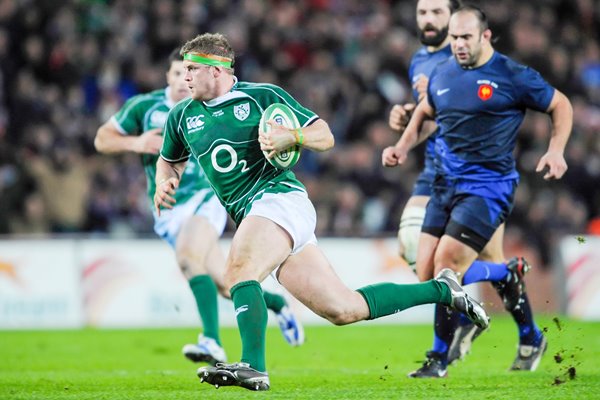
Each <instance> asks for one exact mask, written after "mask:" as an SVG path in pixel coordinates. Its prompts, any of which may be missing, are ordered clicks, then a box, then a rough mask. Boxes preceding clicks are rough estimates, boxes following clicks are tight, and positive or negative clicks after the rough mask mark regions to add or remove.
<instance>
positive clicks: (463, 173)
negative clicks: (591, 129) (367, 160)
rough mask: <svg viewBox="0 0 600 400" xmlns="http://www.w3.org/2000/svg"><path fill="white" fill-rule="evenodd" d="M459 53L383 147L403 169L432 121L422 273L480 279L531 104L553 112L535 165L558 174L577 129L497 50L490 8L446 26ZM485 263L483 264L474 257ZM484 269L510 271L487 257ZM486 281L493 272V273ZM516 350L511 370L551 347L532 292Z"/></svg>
mask: <svg viewBox="0 0 600 400" xmlns="http://www.w3.org/2000/svg"><path fill="white" fill-rule="evenodd" d="M449 35H450V37H451V46H452V53H453V55H454V57H453V58H451V59H448V60H446V61H444V62H442V63H440V64H438V65H437V66H436V67H435V68H434V70H433V71H432V73H431V75H430V78H429V84H428V89H427V96H426V101H422V102H421V103H419V105H418V106H417V108H416V109H415V111H414V113H413V115H412V117H411V120H410V122H409V124H408V126H407V127H406V129H405V130H404V133H403V135H402V137H401V138H400V140H399V141H398V143H397V144H396V145H395V146H393V147H389V148H387V149H385V150H384V153H383V155H382V161H383V164H384V165H386V166H396V165H400V164H402V163H403V162H404V161H405V160H406V156H407V153H408V151H409V150H410V149H411V148H412V147H414V146H415V145H416V144H417V143H418V142H419V140H420V138H419V133H420V132H421V130H420V128H421V125H422V123H423V121H424V120H425V119H426V118H430V119H433V118H435V120H436V122H437V124H438V126H439V132H438V133H437V136H436V141H435V152H436V163H435V170H436V176H435V180H434V183H433V186H432V193H431V198H430V201H429V203H428V204H427V209H426V215H425V220H424V222H423V228H422V233H421V235H420V238H419V247H418V254H417V270H418V273H419V276H420V277H422V278H424V277H426V276H428V275H432V274H433V273H434V272H435V271H436V270H439V269H440V268H448V267H449V268H451V269H453V270H455V271H457V272H459V273H461V274H464V276H463V283H469V282H472V281H477V280H482V279H478V278H480V277H479V276H478V275H481V272H479V271H473V272H472V267H471V268H469V266H470V265H471V264H472V263H473V262H474V261H475V259H476V258H477V255H478V254H479V253H480V252H481V251H482V249H483V248H484V247H485V245H486V243H488V242H489V240H490V238H491V237H492V236H493V235H494V232H495V231H496V230H497V228H498V226H500V225H501V224H502V223H504V221H505V220H506V218H507V216H508V214H509V213H510V211H511V208H512V205H513V196H514V192H515V189H516V187H517V184H518V173H517V171H516V169H515V160H514V157H513V150H514V146H515V142H516V135H517V130H518V128H519V126H520V124H521V122H522V121H523V118H524V116H525V111H526V109H527V108H530V109H534V110H537V111H543V112H546V113H548V114H549V115H550V116H551V119H552V125H553V128H552V132H551V138H550V143H549V147H548V151H547V152H546V154H544V155H543V156H542V158H541V159H540V161H539V163H538V165H537V168H536V170H537V171H538V172H544V179H546V180H551V179H560V178H561V177H562V176H563V174H564V173H565V171H566V169H567V164H566V162H565V159H564V156H563V153H564V149H565V146H566V143H567V140H568V138H569V135H570V132H571V127H572V121H573V116H572V108H571V104H570V102H569V100H568V99H567V98H566V97H565V96H564V95H563V94H562V93H561V92H560V91H558V90H556V89H555V88H553V87H552V86H550V85H549V84H548V83H547V82H546V81H544V79H543V78H542V77H541V76H540V75H539V74H538V73H537V72H536V71H534V70H532V69H530V68H528V67H526V66H523V65H520V64H518V63H516V62H514V61H513V60H511V59H510V58H508V57H506V56H504V55H502V54H500V53H498V52H496V51H495V50H494V49H493V47H492V45H491V41H490V40H491V31H490V30H489V28H488V24H487V18H486V16H485V14H484V13H483V12H482V11H481V10H480V9H478V8H476V7H473V6H466V7H462V8H461V9H459V10H458V11H457V12H455V13H454V14H453V15H452V17H451V19H450V25H449ZM476 262H480V261H476ZM487 267H488V270H487V271H486V274H487V275H489V276H490V277H494V276H496V277H498V276H501V275H503V274H506V273H507V272H506V271H503V270H502V268H500V267H498V266H494V265H493V264H492V263H487ZM488 280H489V279H488ZM517 305H518V309H519V310H520V311H521V315H520V318H521V319H520V320H518V321H517V322H518V324H519V331H520V332H519V333H520V338H519V351H518V353H517V357H516V359H515V361H514V362H513V364H512V366H511V370H535V369H536V368H537V366H538V364H539V362H540V359H541V356H542V355H543V353H544V351H545V350H546V347H547V342H546V338H545V337H544V336H543V334H542V332H541V331H540V330H539V328H538V327H537V326H536V325H535V324H534V323H532V317H531V308H530V306H529V304H528V300H527V297H525V296H524V295H520V296H519V299H518V302H517Z"/></svg>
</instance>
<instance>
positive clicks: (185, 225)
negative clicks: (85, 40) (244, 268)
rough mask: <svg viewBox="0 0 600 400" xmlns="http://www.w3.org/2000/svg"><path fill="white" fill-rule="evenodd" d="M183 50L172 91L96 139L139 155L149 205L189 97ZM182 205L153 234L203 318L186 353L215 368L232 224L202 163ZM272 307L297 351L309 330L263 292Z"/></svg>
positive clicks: (185, 176) (182, 194)
mask: <svg viewBox="0 0 600 400" xmlns="http://www.w3.org/2000/svg"><path fill="white" fill-rule="evenodd" d="M184 74H185V71H184V69H183V61H182V59H181V56H180V55H179V49H177V50H175V51H174V52H173V53H172V54H171V55H170V57H169V60H168V70H167V73H166V77H167V83H168V86H167V87H166V88H164V89H160V90H155V91H153V92H150V93H147V94H140V95H137V96H134V97H132V98H131V99H129V100H128V101H127V102H126V103H125V104H124V105H123V107H122V108H121V109H120V110H119V111H118V112H117V113H116V114H115V115H114V116H113V117H111V118H110V120H109V121H107V122H106V123H105V124H104V125H102V126H101V127H100V128H99V129H98V132H97V135H96V139H95V142H94V144H95V146H96V149H97V150H98V151H99V152H101V153H107V154H113V153H121V152H134V153H139V154H140V155H141V158H142V164H143V166H144V170H145V172H146V179H147V185H148V196H149V203H148V204H149V206H150V207H151V206H152V196H153V195H154V192H155V176H156V160H157V158H158V152H159V150H160V148H161V146H162V142H163V138H162V129H163V126H164V123H165V121H166V119H167V114H168V113H169V110H170V109H171V107H173V105H174V104H175V103H177V102H178V101H180V100H182V99H184V98H185V97H188V96H189V95H190V91H189V89H188V85H187V83H186V81H185V80H184V79H183V78H184ZM181 178H182V179H181V182H180V185H179V190H178V191H177V195H176V196H175V199H176V200H177V205H176V206H175V207H173V208H172V209H171V210H168V211H164V212H162V213H161V215H160V216H159V215H158V213H154V231H155V232H156V233H157V234H158V236H160V237H161V238H162V239H164V240H165V241H167V242H168V243H169V245H171V247H172V248H173V249H174V250H175V255H176V259H177V263H178V265H179V267H180V269H181V271H182V272H183V275H184V276H185V278H186V279H187V280H188V282H189V285H190V288H191V290H192V293H193V294H194V298H195V300H196V304H197V307H198V311H199V314H200V318H201V320H202V325H203V333H202V334H200V335H199V337H198V343H196V344H188V345H185V346H184V347H183V354H184V355H185V356H186V357H187V358H189V359H190V360H192V361H195V362H201V361H202V362H208V363H211V364H216V363H217V362H223V361H226V356H225V352H224V350H223V348H222V347H221V342H220V338H219V315H218V307H217V290H218V291H219V292H220V293H221V294H222V295H223V296H225V297H227V298H229V297H230V295H229V290H228V288H227V287H226V286H225V284H224V280H223V274H224V269H225V268H224V266H225V257H224V255H223V252H222V251H221V249H220V247H219V243H218V238H219V237H220V236H221V234H222V233H223V230H224V228H225V224H226V222H227V213H226V212H225V209H224V208H223V206H222V205H221V204H220V203H219V200H218V199H217V198H216V197H215V195H214V192H213V191H212V189H211V187H210V185H209V183H208V182H207V180H206V178H205V176H204V173H203V171H202V168H201V167H200V166H199V165H198V163H196V162H194V161H192V162H189V163H188V164H187V166H186V168H185V170H184V171H182V175H181ZM264 300H265V303H266V304H267V305H268V308H269V309H271V310H273V311H274V312H275V315H276V316H277V321H278V323H279V326H280V328H281V330H282V333H283V334H284V337H285V339H286V340H287V342H288V343H289V344H291V345H293V346H297V345H300V344H302V343H303V342H304V331H303V329H302V326H301V325H300V322H299V321H298V320H297V319H296V318H295V316H294V314H293V313H292V311H291V309H290V307H289V306H288V305H287V303H286V301H285V299H284V298H283V297H282V296H281V295H279V294H274V293H269V292H266V291H265V292H264Z"/></svg>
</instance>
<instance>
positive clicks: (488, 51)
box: [472, 46, 494, 68]
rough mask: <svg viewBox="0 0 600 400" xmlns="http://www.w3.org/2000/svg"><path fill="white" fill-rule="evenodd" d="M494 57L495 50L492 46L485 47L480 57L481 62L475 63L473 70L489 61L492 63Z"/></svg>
mask: <svg viewBox="0 0 600 400" xmlns="http://www.w3.org/2000/svg"><path fill="white" fill-rule="evenodd" d="M493 55H494V48H493V47H492V46H485V47H484V48H483V49H481V56H480V57H479V60H477V63H475V65H473V67H472V68H479V67H481V66H482V65H484V64H486V63H487V62H488V61H490V59H491V58H492V56H493Z"/></svg>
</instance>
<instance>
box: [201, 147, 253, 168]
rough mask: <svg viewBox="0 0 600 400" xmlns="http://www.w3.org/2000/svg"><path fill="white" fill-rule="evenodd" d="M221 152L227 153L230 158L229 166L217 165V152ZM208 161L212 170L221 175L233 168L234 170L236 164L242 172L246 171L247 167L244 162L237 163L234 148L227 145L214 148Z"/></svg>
mask: <svg viewBox="0 0 600 400" xmlns="http://www.w3.org/2000/svg"><path fill="white" fill-rule="evenodd" d="M221 151H226V152H227V153H229V156H230V158H231V161H230V162H229V165H226V166H221V165H219V164H218V163H217V156H218V154H219V152H221ZM210 161H211V162H212V166H213V168H214V169H215V171H217V172H221V173H226V172H229V171H231V170H232V169H233V168H235V166H236V165H238V164H239V165H241V166H242V172H246V171H248V165H247V164H248V163H247V162H246V160H239V161H238V156H237V153H236V152H235V150H234V148H233V147H231V146H230V145H228V144H220V145H218V146H217V147H215V148H214V149H213V151H212V153H211V154H210Z"/></svg>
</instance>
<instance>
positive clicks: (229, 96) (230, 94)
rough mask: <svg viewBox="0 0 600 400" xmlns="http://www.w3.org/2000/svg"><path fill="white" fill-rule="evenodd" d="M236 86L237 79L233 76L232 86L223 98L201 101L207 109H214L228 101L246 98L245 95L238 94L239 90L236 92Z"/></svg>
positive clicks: (242, 93)
mask: <svg viewBox="0 0 600 400" xmlns="http://www.w3.org/2000/svg"><path fill="white" fill-rule="evenodd" d="M237 86H238V78H237V77H236V76H235V75H234V76H233V86H232V87H231V89H230V90H229V92H227V93H225V94H224V95H223V96H219V97H216V98H214V99H211V100H208V101H203V103H204V104H205V105H206V106H208V107H214V106H218V105H220V104H223V103H225V102H226V101H229V100H232V99H239V98H243V97H248V95H247V94H246V93H244V92H240V91H239V90H237Z"/></svg>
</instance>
